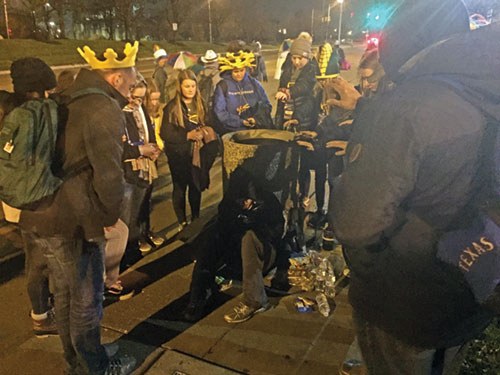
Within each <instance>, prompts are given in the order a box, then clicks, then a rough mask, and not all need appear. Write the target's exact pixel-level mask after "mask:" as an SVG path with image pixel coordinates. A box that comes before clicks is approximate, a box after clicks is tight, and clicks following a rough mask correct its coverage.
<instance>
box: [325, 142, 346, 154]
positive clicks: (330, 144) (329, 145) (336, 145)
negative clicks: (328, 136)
mask: <svg viewBox="0 0 500 375" xmlns="http://www.w3.org/2000/svg"><path fill="white" fill-rule="evenodd" d="M347 144H348V142H346V141H330V142H327V143H326V148H338V149H339V150H338V151H336V152H335V155H337V156H344V155H345V150H346V148H347Z"/></svg>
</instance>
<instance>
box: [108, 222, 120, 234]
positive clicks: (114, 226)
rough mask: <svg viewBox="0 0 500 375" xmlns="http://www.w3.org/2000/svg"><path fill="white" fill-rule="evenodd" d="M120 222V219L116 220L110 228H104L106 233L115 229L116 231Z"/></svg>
mask: <svg viewBox="0 0 500 375" xmlns="http://www.w3.org/2000/svg"><path fill="white" fill-rule="evenodd" d="M119 221H120V219H118V220H116V223H114V224H113V225H112V226H110V227H104V230H105V231H106V232H111V231H112V230H113V229H116V226H117V225H118V222H119Z"/></svg>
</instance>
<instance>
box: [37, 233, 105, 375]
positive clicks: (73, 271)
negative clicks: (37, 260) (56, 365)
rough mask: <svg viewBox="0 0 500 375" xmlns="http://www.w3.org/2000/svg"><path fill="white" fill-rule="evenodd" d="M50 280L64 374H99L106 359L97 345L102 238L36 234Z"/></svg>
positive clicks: (100, 374)
mask: <svg viewBox="0 0 500 375" xmlns="http://www.w3.org/2000/svg"><path fill="white" fill-rule="evenodd" d="M36 241H37V243H38V245H39V246H40V247H41V248H42V249H43V252H44V255H45V256H46V257H47V263H48V267H49V272H50V277H51V280H52V282H53V289H54V290H53V293H54V300H55V313H56V321H57V329H58V331H59V336H60V338H61V341H62V346H63V349H64V358H65V360H66V364H67V370H66V374H71V375H72V374H77V373H78V374H80V373H81V372H82V369H83V373H86V374H87V373H88V374H90V375H102V374H104V372H105V371H106V367H107V366H108V362H109V359H108V357H107V355H106V352H105V350H104V347H103V346H102V345H101V319H102V311H103V306H102V301H103V298H102V296H103V273H104V263H103V252H104V238H102V240H99V241H96V242H87V241H83V240H81V239H79V240H75V239H67V238H63V237H37V238H36Z"/></svg>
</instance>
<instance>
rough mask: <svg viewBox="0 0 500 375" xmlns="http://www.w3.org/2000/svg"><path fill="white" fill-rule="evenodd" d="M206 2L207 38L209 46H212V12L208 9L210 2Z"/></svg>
mask: <svg viewBox="0 0 500 375" xmlns="http://www.w3.org/2000/svg"><path fill="white" fill-rule="evenodd" d="M207 2H208V38H209V40H210V44H212V11H211V7H210V3H211V2H212V0H207Z"/></svg>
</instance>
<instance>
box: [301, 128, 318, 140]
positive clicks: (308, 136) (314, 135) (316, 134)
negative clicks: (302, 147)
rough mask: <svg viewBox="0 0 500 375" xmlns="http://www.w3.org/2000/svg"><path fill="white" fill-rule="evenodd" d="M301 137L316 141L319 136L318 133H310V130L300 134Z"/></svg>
mask: <svg viewBox="0 0 500 375" xmlns="http://www.w3.org/2000/svg"><path fill="white" fill-rule="evenodd" d="M299 135H300V136H302V137H304V138H310V139H314V138H316V137H317V136H318V133H316V132H313V131H310V130H303V131H301V132H300V133H299Z"/></svg>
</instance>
